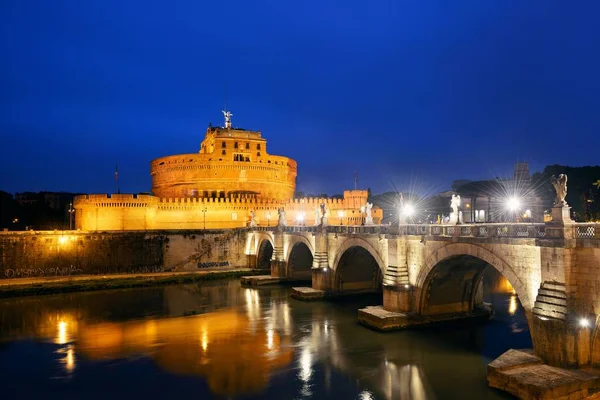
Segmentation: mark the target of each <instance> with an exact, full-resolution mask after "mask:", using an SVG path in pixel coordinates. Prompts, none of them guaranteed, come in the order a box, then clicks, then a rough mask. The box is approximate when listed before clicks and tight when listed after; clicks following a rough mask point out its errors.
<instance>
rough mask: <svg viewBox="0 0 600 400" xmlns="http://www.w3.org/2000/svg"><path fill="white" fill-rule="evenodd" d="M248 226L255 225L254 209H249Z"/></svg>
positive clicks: (252, 226)
mask: <svg viewBox="0 0 600 400" xmlns="http://www.w3.org/2000/svg"><path fill="white" fill-rule="evenodd" d="M249 226H250V228H254V227H256V212H254V210H252V211H250V224H249Z"/></svg>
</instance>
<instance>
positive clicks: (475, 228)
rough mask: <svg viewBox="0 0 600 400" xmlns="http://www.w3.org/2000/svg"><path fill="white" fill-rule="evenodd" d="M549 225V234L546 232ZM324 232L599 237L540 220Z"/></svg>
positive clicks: (598, 232) (595, 228)
mask: <svg viewBox="0 0 600 400" xmlns="http://www.w3.org/2000/svg"><path fill="white" fill-rule="evenodd" d="M546 227H549V228H550V229H549V233H548V234H547V233H546ZM251 229H253V230H257V231H273V230H276V229H278V227H277V226H271V227H267V226H261V227H255V228H251ZM322 229H323V228H322V227H320V226H300V225H292V226H284V227H281V230H282V231H283V232H290V233H292V232H313V233H316V232H320V231H321V230H322ZM556 230H558V231H561V232H563V233H562V235H564V236H555V235H556V232H554V231H556ZM325 231H326V232H327V233H335V234H346V235H353V234H355V235H356V234H361V235H375V234H390V235H413V236H434V237H435V236H441V237H473V238H512V239H515V238H517V239H519V238H523V239H526V238H532V239H540V238H554V237H565V238H573V239H600V224H598V223H591V224H590V223H576V224H572V225H566V226H564V227H563V226H551V225H547V224H542V223H536V224H526V223H513V224H503V223H489V224H461V225H436V224H430V225H417V224H407V225H400V226H399V225H328V226H326V227H325Z"/></svg>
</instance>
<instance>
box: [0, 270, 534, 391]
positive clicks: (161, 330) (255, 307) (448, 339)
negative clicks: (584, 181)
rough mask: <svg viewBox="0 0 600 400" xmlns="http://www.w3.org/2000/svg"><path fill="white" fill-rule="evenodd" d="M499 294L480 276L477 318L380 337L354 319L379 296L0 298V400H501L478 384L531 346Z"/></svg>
mask: <svg viewBox="0 0 600 400" xmlns="http://www.w3.org/2000/svg"><path fill="white" fill-rule="evenodd" d="M505 286H506V285H505V284H504V283H503V282H502V281H501V277H499V276H498V275H497V274H491V275H489V276H486V281H485V288H486V290H485V293H486V294H485V300H486V301H488V302H491V303H492V304H493V306H494V307H495V309H496V313H495V315H494V317H493V318H492V319H491V320H490V321H488V322H485V323H479V324H473V323H453V324H445V325H440V326H437V327H435V328H427V329H420V330H409V331H403V332H392V333H379V332H375V331H371V330H369V329H367V328H364V327H362V326H360V325H358V323H357V310H358V308H360V307H363V306H365V305H376V304H381V301H382V300H381V295H362V296H358V297H355V298H352V299H344V300H343V301H335V302H311V303H308V302H300V301H297V300H294V299H292V298H291V297H290V288H289V287H269V288H260V289H248V288H242V287H240V284H239V282H238V280H237V279H234V280H222V281H213V282H205V283H202V284H189V285H172V286H163V287H155V288H141V289H127V290H113V291H103V292H89V293H74V294H62V295H52V296H38V297H26V298H15V299H5V300H0V374H1V375H0V376H1V377H2V378H1V379H0V382H1V383H2V393H3V398H7V399H12V398H18V399H24V398H57V399H71V398H73V399H76V398H85V399H90V398H98V399H100V398H109V396H110V398H111V399H120V398H129V399H130V398H133V397H135V398H143V399H148V398H162V399H165V398H184V397H183V396H185V398H196V399H211V398H214V399H225V398H235V399H361V400H365V399H402V400H404V399H506V398H511V397H510V396H508V395H506V394H504V393H503V392H500V391H497V390H495V389H490V388H489V387H488V386H487V382H486V365H487V363H488V362H490V361H491V360H493V359H494V358H496V357H497V356H499V355H500V354H502V353H503V352H504V351H506V350H507V349H509V348H527V347H531V340H530V335H529V330H528V327H527V321H526V318H525V315H524V311H523V308H522V307H521V306H520V304H519V302H518V299H517V298H516V296H514V295H513V294H511V292H510V289H506V288H505ZM17 396H18V397H17Z"/></svg>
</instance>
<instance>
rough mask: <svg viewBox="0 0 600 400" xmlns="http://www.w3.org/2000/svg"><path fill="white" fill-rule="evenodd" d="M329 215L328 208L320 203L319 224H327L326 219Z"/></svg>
mask: <svg viewBox="0 0 600 400" xmlns="http://www.w3.org/2000/svg"><path fill="white" fill-rule="evenodd" d="M328 217H329V210H328V209H327V206H326V205H325V203H321V225H323V226H327V219H328Z"/></svg>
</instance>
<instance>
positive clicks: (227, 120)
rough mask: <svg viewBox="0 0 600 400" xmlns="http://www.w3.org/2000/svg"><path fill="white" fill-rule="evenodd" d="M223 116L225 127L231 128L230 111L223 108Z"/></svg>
mask: <svg viewBox="0 0 600 400" xmlns="http://www.w3.org/2000/svg"><path fill="white" fill-rule="evenodd" d="M222 112H223V116H224V117H225V128H231V116H232V115H233V113H232V112H231V111H225V110H223V111H222Z"/></svg>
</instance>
